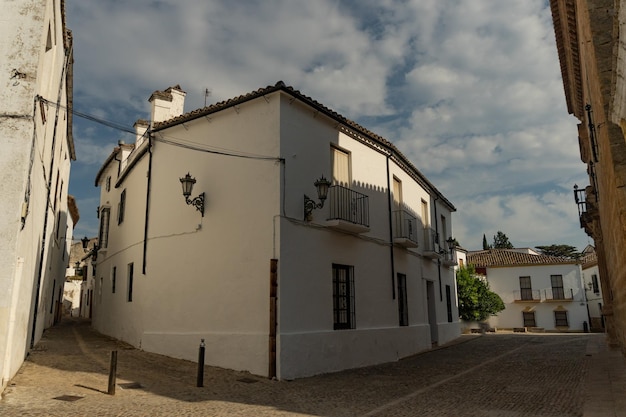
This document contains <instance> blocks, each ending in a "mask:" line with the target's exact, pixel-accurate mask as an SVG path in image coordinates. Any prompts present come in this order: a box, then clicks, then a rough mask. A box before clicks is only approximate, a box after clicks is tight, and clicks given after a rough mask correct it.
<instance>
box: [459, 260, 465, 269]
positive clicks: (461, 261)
mask: <svg viewBox="0 0 626 417" xmlns="http://www.w3.org/2000/svg"><path fill="white" fill-rule="evenodd" d="M463 267H464V262H463V259H459V268H463Z"/></svg>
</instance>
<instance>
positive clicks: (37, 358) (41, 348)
mask: <svg viewBox="0 0 626 417" xmlns="http://www.w3.org/2000/svg"><path fill="white" fill-rule="evenodd" d="M112 350H117V351H118V364H117V370H118V372H117V375H118V378H117V389H116V394H115V395H114V396H111V395H107V394H106V391H107V384H108V370H109V361H110V352H111V351H112ZM609 359H610V361H609ZM196 369H197V365H196V364H195V363H192V362H188V361H182V360H176V359H171V358H167V357H164V356H160V355H155V354H151V353H146V352H142V351H139V350H136V349H133V348H130V347H129V346H127V345H125V344H123V343H120V342H117V341H115V340H112V339H109V338H107V337H104V336H102V335H100V334H98V333H96V332H95V331H93V330H92V329H91V328H90V327H89V323H88V322H86V321H79V320H76V319H69V318H64V319H63V321H62V322H61V324H59V325H57V326H55V327H53V328H51V329H49V330H48V331H47V332H46V333H45V334H44V338H43V339H42V340H41V342H40V343H39V344H38V345H37V346H36V349H35V350H34V351H33V352H32V353H31V355H30V356H29V358H28V359H27V361H26V362H25V363H24V365H23V367H22V369H21V370H20V371H19V373H18V374H17V375H16V377H15V378H14V379H13V380H12V381H11V383H10V385H9V387H8V388H7V389H6V390H5V392H4V395H3V398H2V401H1V402H0V415H2V416H87V415H94V416H95V415H97V416H516V417H517V416H583V415H585V416H613V415H615V416H620V415H626V414H625V413H624V411H622V410H626V408H625V407H624V405H625V404H624V400H622V399H621V398H623V397H626V396H625V395H624V394H626V392H625V391H624V388H625V385H624V378H623V374H624V360H623V358H622V356H621V355H620V354H619V352H617V353H616V352H613V351H610V350H609V349H608V348H607V347H605V346H604V335H602V334H504V333H502V334H500V333H498V334H487V335H465V336H462V337H461V338H460V339H459V340H458V341H457V342H456V343H453V344H451V345H449V346H444V347H442V348H439V349H435V350H432V351H430V352H426V353H422V354H420V355H416V356H413V357H410V358H407V359H404V360H402V361H399V362H396V363H390V364H385V365H379V366H373V367H367V368H362V369H356V370H350V371H344V372H339V373H334V374H328V375H321V376H316V377H311V378H304V379H300V380H295V381H280V382H279V381H271V380H268V379H266V378H262V377H257V376H254V375H250V374H247V373H241V372H234V371H228V370H223V369H218V368H213V367H209V366H207V367H206V368H205V374H204V375H205V376H204V387H202V388H197V387H196V386H195V385H196ZM64 396H65V397H64ZM59 398H60V399H59Z"/></svg>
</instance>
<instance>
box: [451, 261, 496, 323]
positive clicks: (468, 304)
mask: <svg viewBox="0 0 626 417" xmlns="http://www.w3.org/2000/svg"><path fill="white" fill-rule="evenodd" d="M456 285H457V292H458V295H459V317H460V318H461V319H462V320H466V321H483V320H485V319H487V318H488V317H489V316H491V315H494V314H497V313H499V312H500V311H502V310H504V308H505V307H504V303H503V302H502V299H501V298H500V296H499V295H498V294H496V293H495V292H493V291H491V290H490V289H489V284H488V283H487V282H485V281H483V280H482V279H480V278H479V277H478V276H476V271H475V269H474V267H473V266H471V265H469V266H467V267H461V268H459V269H458V270H457V271H456Z"/></svg>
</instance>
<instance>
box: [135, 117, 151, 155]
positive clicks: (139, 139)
mask: <svg viewBox="0 0 626 417" xmlns="http://www.w3.org/2000/svg"><path fill="white" fill-rule="evenodd" d="M148 126H150V122H149V121H147V120H144V119H137V121H136V122H135V124H134V125H133V127H134V128H135V146H136V147H137V148H138V147H139V145H141V144H142V143H143V142H144V141H145V140H146V137H144V135H145V133H146V130H148Z"/></svg>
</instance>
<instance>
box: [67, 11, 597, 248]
mask: <svg viewBox="0 0 626 417" xmlns="http://www.w3.org/2000/svg"><path fill="white" fill-rule="evenodd" d="M66 4H67V24H68V26H69V27H70V29H72V31H73V33H74V56H75V64H74V74H75V78H74V95H75V96H74V108H75V110H77V111H79V112H82V113H87V114H90V115H95V116H97V117H99V118H103V119H106V120H109V121H113V122H116V123H118V124H122V125H125V126H128V127H129V128H130V127H132V125H133V123H134V122H135V121H136V120H137V119H138V118H148V111H149V103H148V101H147V99H148V97H149V96H150V94H151V93H152V92H153V91H155V90H163V89H165V88H167V87H169V86H172V85H176V84H180V86H181V87H182V88H183V90H185V91H186V92H187V98H186V103H185V111H191V110H194V109H196V108H199V107H203V106H204V102H205V95H204V91H205V89H207V88H208V89H209V90H210V92H211V94H210V96H209V97H208V101H207V103H208V104H211V103H214V102H217V101H221V100H225V99H228V98H232V97H235V96H238V95H240V94H245V93H248V92H250V91H253V90H256V89H258V88H261V87H265V86H268V85H274V84H275V83H276V82H277V81H279V80H283V81H284V82H285V83H286V84H287V85H290V86H293V87H294V88H295V89H297V90H300V91H301V92H302V93H303V94H305V95H308V96H310V97H312V98H313V99H315V100H317V101H319V102H321V103H323V104H324V105H326V106H327V107H330V108H331V109H333V110H335V111H337V112H339V113H340V114H342V115H343V116H345V117H347V118H349V119H352V120H354V121H356V122H357V123H359V124H361V125H363V126H364V127H366V128H368V129H370V130H372V131H373V132H375V133H377V134H379V135H381V136H383V137H385V138H386V139H388V140H390V141H391V142H393V143H394V144H395V145H396V146H397V147H398V148H399V149H400V150H401V151H402V152H403V153H404V154H405V155H406V156H407V157H408V158H409V159H410V160H411V161H412V162H413V163H414V164H415V165H416V166H417V167H418V169H420V170H421V171H422V172H423V173H424V174H425V175H426V176H427V177H428V178H429V180H430V181H431V182H432V183H433V184H435V186H436V187H437V188H438V189H439V190H440V191H442V192H443V193H444V195H445V196H446V197H447V198H448V199H449V200H451V201H452V202H453V204H454V205H455V206H456V207H457V212H456V213H455V215H454V218H453V234H454V236H455V237H456V238H457V240H458V241H459V242H460V243H461V245H462V246H464V247H465V248H467V249H470V250H472V249H481V248H482V236H483V234H485V235H486V236H487V239H488V240H489V241H490V242H491V241H492V240H493V235H495V234H496V232H497V231H498V230H501V231H503V232H504V233H505V234H506V235H507V236H508V237H509V239H510V241H511V242H512V243H513V244H514V245H515V246H517V247H534V246H537V245H549V244H553V243H557V244H570V245H573V246H576V247H577V248H579V249H580V250H582V249H583V248H584V246H585V245H587V244H588V243H593V242H591V241H590V240H589V239H588V238H587V236H586V235H585V234H584V232H583V231H582V230H581V229H580V228H579V223H578V212H577V209H576V205H575V204H574V199H573V193H572V187H573V185H574V184H575V183H577V184H578V185H586V184H587V182H588V180H587V179H586V174H585V165H584V164H583V163H582V162H581V161H580V158H579V153H578V141H577V132H576V120H575V119H574V118H573V117H572V116H569V115H568V114H567V110H566V107H565V98H564V93H563V84H562V81H561V78H560V70H559V63H558V58H557V54H556V46H555V41H554V31H553V28H552V20H551V15H550V9H549V6H548V4H547V1H545V0H507V1H502V0H263V1H252V0H237V1H234V0H133V1H117V0H100V1H97V2H92V1H81V0H67V2H66ZM74 120H75V126H74V139H75V141H76V149H77V153H78V160H77V161H76V162H75V163H74V164H73V166H72V178H71V182H70V192H71V193H72V194H73V195H74V196H75V197H76V198H77V202H78V206H79V210H80V212H81V219H80V221H79V223H78V225H77V226H76V229H75V232H74V234H75V237H81V236H83V235H87V236H95V235H97V228H98V225H97V219H96V216H95V214H96V207H97V206H98V189H97V188H96V187H95V186H94V179H95V175H96V173H97V171H98V169H99V168H100V166H101V165H102V163H103V161H104V160H105V158H106V157H107V156H108V155H109V154H110V152H111V150H112V149H113V147H114V146H115V145H116V144H117V141H118V140H120V139H121V140H125V141H127V142H132V141H133V140H134V138H133V137H132V136H130V135H128V134H125V133H123V132H120V131H117V130H113V129H109V128H106V127H103V126H101V125H99V124H95V123H93V122H90V121H87V120H85V119H81V118H79V117H76V118H75V119H74Z"/></svg>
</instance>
